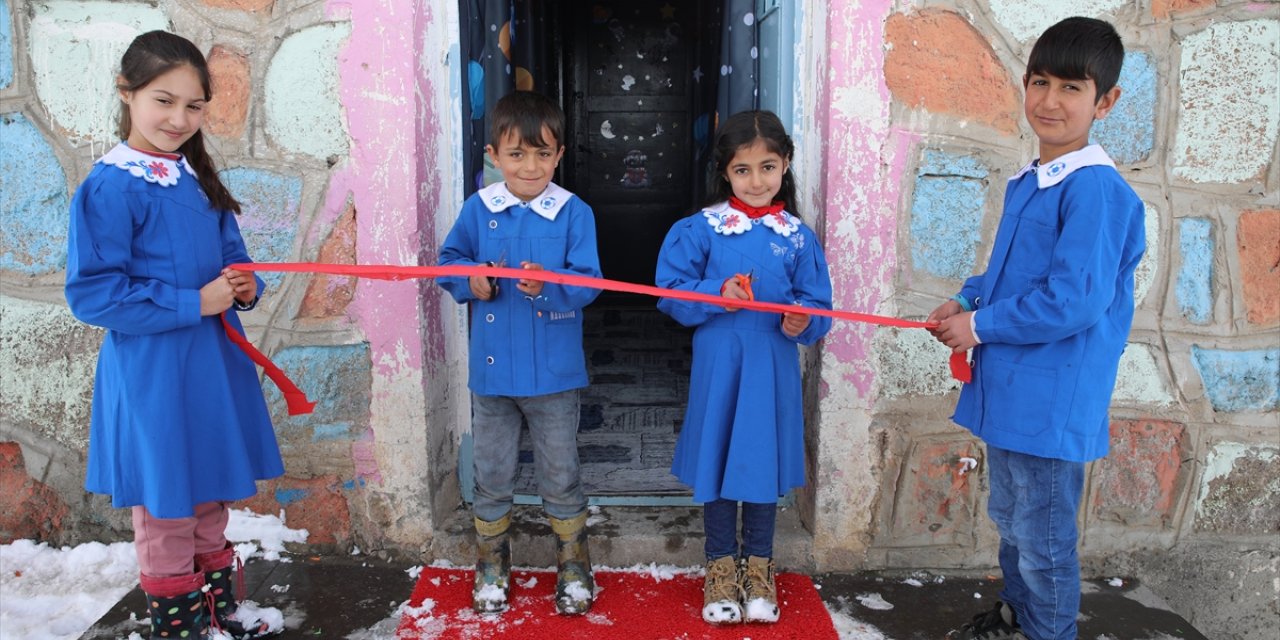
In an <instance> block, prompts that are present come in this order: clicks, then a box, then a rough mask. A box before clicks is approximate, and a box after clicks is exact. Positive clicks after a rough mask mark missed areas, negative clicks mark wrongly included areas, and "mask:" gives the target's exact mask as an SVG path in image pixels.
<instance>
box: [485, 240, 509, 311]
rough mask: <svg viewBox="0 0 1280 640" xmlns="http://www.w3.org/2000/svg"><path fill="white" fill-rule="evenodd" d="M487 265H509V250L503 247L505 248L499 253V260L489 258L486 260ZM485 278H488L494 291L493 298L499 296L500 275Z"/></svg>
mask: <svg viewBox="0 0 1280 640" xmlns="http://www.w3.org/2000/svg"><path fill="white" fill-rule="evenodd" d="M485 265H487V266H490V267H505V266H507V250H506V249H503V250H502V253H500V254H498V260H497V261H496V262H495V261H493V260H489V261H486V262H485ZM485 279H487V280H488V281H489V288H490V289H491V290H492V291H493V293H492V297H493V298H496V297H498V277H497V276H485ZM491 299H492V298H491Z"/></svg>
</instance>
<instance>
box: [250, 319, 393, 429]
mask: <svg viewBox="0 0 1280 640" xmlns="http://www.w3.org/2000/svg"><path fill="white" fill-rule="evenodd" d="M272 360H273V361H274V362H275V363H276V365H277V366H279V367H280V368H281V369H283V370H284V371H285V372H286V373H287V374H289V377H290V378H291V379H292V380H293V382H294V383H295V384H297V385H298V387H299V388H300V389H302V391H303V392H304V393H306V394H307V397H308V398H310V399H311V400H313V401H315V402H316V408H315V411H314V412H313V413H311V414H308V415H302V416H289V415H288V412H287V411H286V409H285V404H284V398H283V396H281V395H280V390H279V389H277V388H276V386H275V384H274V383H272V382H271V381H270V380H264V382H263V389H264V393H265V394H266V398H267V406H268V407H269V408H270V409H271V418H272V422H274V423H275V425H276V429H277V430H279V431H282V432H283V431H288V430H290V429H296V428H302V429H305V430H306V432H307V434H308V437H307V439H308V440H310V441H313V442H314V441H320V440H332V439H334V435H335V434H340V435H342V436H343V437H344V438H347V437H354V436H358V435H359V434H362V433H363V432H364V431H365V429H366V428H367V427H368V425H369V411H370V409H369V398H370V394H371V392H372V388H373V369H372V363H371V361H370V356H369V345H368V344H366V343H359V344H348V345H339V346H331V347H330V346H307V347H289V348H287V349H283V350H281V351H279V352H278V353H276V354H275V356H274V357H273V358H272Z"/></svg>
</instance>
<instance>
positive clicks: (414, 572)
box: [404, 565, 422, 581]
mask: <svg viewBox="0 0 1280 640" xmlns="http://www.w3.org/2000/svg"><path fill="white" fill-rule="evenodd" d="M404 572H405V573H407V574H409V579H410V580H414V581H416V580H417V579H418V576H420V575H422V565H417V566H415V567H409V568H408V569H405V570H404Z"/></svg>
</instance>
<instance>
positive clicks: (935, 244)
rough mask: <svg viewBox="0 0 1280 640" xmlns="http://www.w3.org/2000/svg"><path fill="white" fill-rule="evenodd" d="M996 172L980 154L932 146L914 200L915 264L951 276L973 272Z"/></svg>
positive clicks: (920, 170)
mask: <svg viewBox="0 0 1280 640" xmlns="http://www.w3.org/2000/svg"><path fill="white" fill-rule="evenodd" d="M989 173H990V172H989V171H988V169H987V167H985V166H983V165H982V163H981V162H979V161H978V160H977V159H976V158H973V157H970V156H958V155H952V154H948V153H946V152H943V151H940V150H936V149H928V150H926V151H925V152H924V158H923V160H922V162H921V163H920V168H919V169H918V170H917V172H916V184H915V193H914V198H913V200H912V203H911V264H912V266H913V267H914V268H915V269H917V270H923V271H927V272H929V273H932V274H934V275H936V276H939V277H943V278H951V279H961V278H966V277H968V276H970V275H972V274H973V270H974V265H975V264H976V260H977V255H976V251H977V244H978V242H979V241H980V240H981V238H982V215H983V211H984V209H985V204H986V196H987V180H986V178H987V176H988V174H989Z"/></svg>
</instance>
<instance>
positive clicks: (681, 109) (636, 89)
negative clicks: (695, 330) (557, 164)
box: [517, 0, 719, 504]
mask: <svg viewBox="0 0 1280 640" xmlns="http://www.w3.org/2000/svg"><path fill="white" fill-rule="evenodd" d="M549 4H550V5H552V6H548V7H547V10H548V11H550V12H553V15H556V16H558V19H554V20H549V21H547V31H546V33H547V34H548V36H549V38H548V39H549V40H551V41H553V42H554V43H555V44H554V46H553V47H552V49H553V50H556V51H558V52H559V54H560V56H561V57H560V64H561V73H560V74H559V78H558V79H557V80H558V82H554V83H552V82H549V83H548V86H556V87H557V88H558V89H559V91H561V93H562V104H563V105H564V109H565V113H566V117H567V121H568V122H567V129H568V131H567V132H566V138H567V140H566V143H567V144H566V147H567V149H566V153H565V158H564V160H563V161H562V163H561V173H560V176H559V177H558V181H559V182H560V184H562V185H564V186H565V187H566V188H568V189H569V190H570V191H573V192H574V193H576V194H578V195H579V196H581V197H582V199H583V200H584V201H586V202H587V203H588V204H590V205H591V207H592V209H593V210H594V211H595V218H596V228H597V235H598V242H599V250H600V261H601V267H602V269H603V271H604V275H605V277H606V278H610V279H614V280H625V281H628V282H638V283H643V284H652V283H653V276H654V267H655V264H656V261H657V254H658V249H659V247H660V246H661V244H662V240H663V238H664V237H665V236H666V233H667V230H668V229H670V228H671V225H672V224H673V223H674V222H675V221H676V220H678V219H680V218H682V217H684V216H686V215H688V214H689V213H691V212H692V210H693V209H694V208H695V207H696V206H697V204H699V203H698V200H699V199H700V198H701V197H702V194H701V192H702V186H703V183H704V182H705V178H704V170H700V169H699V167H705V165H706V157H705V155H704V154H705V150H706V146H707V144H706V143H707V136H708V135H709V132H710V127H711V122H710V121H711V116H710V115H709V114H710V113H711V112H712V111H714V107H715V91H716V83H715V80H716V72H715V71H714V69H715V68H716V66H715V65H716V59H717V58H718V55H719V54H718V45H717V44H716V43H717V41H718V38H716V37H712V36H711V35H710V34H712V33H717V32H718V26H712V25H711V23H712V22H713V21H714V20H715V19H716V17H715V16H716V15H717V13H716V10H715V6H716V3H715V2H709V1H703V2H667V3H656V2H654V3H650V2H612V3H609V2H581V1H573V0H564V1H562V2H558V3H549ZM655 302H656V300H654V299H653V298H649V297H644V296H636V295H630V294H610V293H607V292H606V293H605V294H602V295H601V297H600V299H599V300H598V301H597V302H596V303H595V304H593V305H592V306H591V307H590V308H589V309H588V310H587V313H586V314H585V323H586V326H585V331H584V340H585V346H586V354H587V359H588V363H587V366H588V371H589V373H590V376H591V386H590V387H588V388H587V389H585V390H584V391H583V395H582V421H581V424H580V430H579V456H580V458H581V461H582V470H583V483H584V485H585V486H586V490H587V492H588V494H589V495H591V496H592V497H593V499H595V500H596V501H601V498H602V497H603V498H604V499H605V501H617V500H620V501H622V502H627V503H637V504H643V503H645V502H647V501H656V502H669V501H670V500H671V499H673V498H678V497H680V496H687V495H688V491H687V489H686V488H685V487H684V486H683V485H681V484H680V483H679V482H678V481H677V480H676V479H675V478H674V477H673V476H672V475H671V474H670V472H669V469H670V466H671V455H672V452H673V451H674V448H675V441H676V438H677V436H678V434H679V429H680V425H681V422H682V420H683V416H684V407H685V402H686V399H687V394H688V388H689V364H690V358H691V351H690V336H691V331H690V330H688V329H685V328H684V327H681V326H680V325H678V324H676V323H675V322H674V321H672V320H671V319H670V318H668V317H667V316H666V315H665V314H662V313H661V312H659V311H657V309H656V308H655V306H654V304H655ZM527 438H528V436H527V434H526V435H525V441H524V442H522V446H521V465H520V472H519V479H518V484H517V490H518V491H519V492H520V493H522V494H525V495H527V496H536V495H537V487H536V483H535V481H534V476H533V464H532V463H533V453H532V447H531V446H530V444H529V442H528V440H527Z"/></svg>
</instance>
